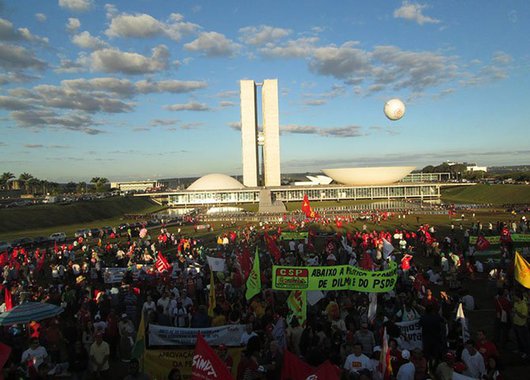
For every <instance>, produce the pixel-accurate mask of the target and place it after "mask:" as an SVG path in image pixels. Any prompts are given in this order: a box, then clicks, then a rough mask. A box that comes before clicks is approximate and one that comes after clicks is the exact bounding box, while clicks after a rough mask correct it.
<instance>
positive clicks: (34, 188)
mask: <svg viewBox="0 0 530 380" xmlns="http://www.w3.org/2000/svg"><path fill="white" fill-rule="evenodd" d="M40 184H41V181H40V180H39V179H38V178H33V177H32V178H30V179H28V180H27V181H26V183H25V187H26V189H27V190H26V191H27V192H29V193H31V194H33V195H35V194H36V193H38V189H39V187H40Z"/></svg>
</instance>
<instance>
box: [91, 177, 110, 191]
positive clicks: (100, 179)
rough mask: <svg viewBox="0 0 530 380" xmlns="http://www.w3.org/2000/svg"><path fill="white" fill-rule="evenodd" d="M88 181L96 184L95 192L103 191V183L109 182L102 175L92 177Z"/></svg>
mask: <svg viewBox="0 0 530 380" xmlns="http://www.w3.org/2000/svg"><path fill="white" fill-rule="evenodd" d="M90 182H91V183H93V184H94V185H96V192H103V191H105V187H106V186H105V185H106V184H107V183H108V182H109V180H108V179H106V178H104V177H94V178H92V179H91V180H90Z"/></svg>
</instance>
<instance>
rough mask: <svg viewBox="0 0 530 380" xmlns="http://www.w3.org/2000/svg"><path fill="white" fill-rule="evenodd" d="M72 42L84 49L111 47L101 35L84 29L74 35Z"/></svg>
mask: <svg viewBox="0 0 530 380" xmlns="http://www.w3.org/2000/svg"><path fill="white" fill-rule="evenodd" d="M72 42H73V43H74V44H75V45H77V46H79V47H80V48H82V49H89V50H99V49H103V48H106V47H109V44H108V43H106V42H105V41H102V40H101V39H100V38H99V37H94V36H92V35H91V34H90V33H89V32H87V31H84V32H81V33H79V34H76V35H74V36H73V37H72Z"/></svg>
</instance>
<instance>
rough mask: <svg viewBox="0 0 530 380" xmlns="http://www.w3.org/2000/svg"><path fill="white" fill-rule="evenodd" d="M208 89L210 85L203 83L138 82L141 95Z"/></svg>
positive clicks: (171, 81)
mask: <svg viewBox="0 0 530 380" xmlns="http://www.w3.org/2000/svg"><path fill="white" fill-rule="evenodd" d="M206 87H208V83H206V82H203V81H179V80H163V81H158V82H153V81H148V80H141V81H138V82H136V88H137V89H138V91H139V92H141V93H148V92H170V93H174V94H182V93H187V92H192V91H195V90H198V89H201V88H206Z"/></svg>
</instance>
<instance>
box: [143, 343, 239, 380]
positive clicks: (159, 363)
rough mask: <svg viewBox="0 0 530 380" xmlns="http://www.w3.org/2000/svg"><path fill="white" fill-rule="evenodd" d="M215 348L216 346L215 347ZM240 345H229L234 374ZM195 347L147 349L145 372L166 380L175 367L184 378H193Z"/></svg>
mask: <svg viewBox="0 0 530 380" xmlns="http://www.w3.org/2000/svg"><path fill="white" fill-rule="evenodd" d="M214 348H215V347H214ZM241 351H243V348H240V347H233V348H232V347H229V348H228V354H229V355H230V356H231V357H232V360H233V365H232V375H233V376H234V378H235V377H236V375H237V366H238V365H239V361H240V360H241ZM193 354H194V349H193V348H178V349H170V350H146V351H145V355H144V372H145V373H148V374H149V376H150V378H151V379H152V380H166V379H167V375H168V374H169V372H170V371H171V370H172V369H173V368H178V369H179V370H180V373H181V375H182V378H183V379H189V378H191V366H192V363H193Z"/></svg>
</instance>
